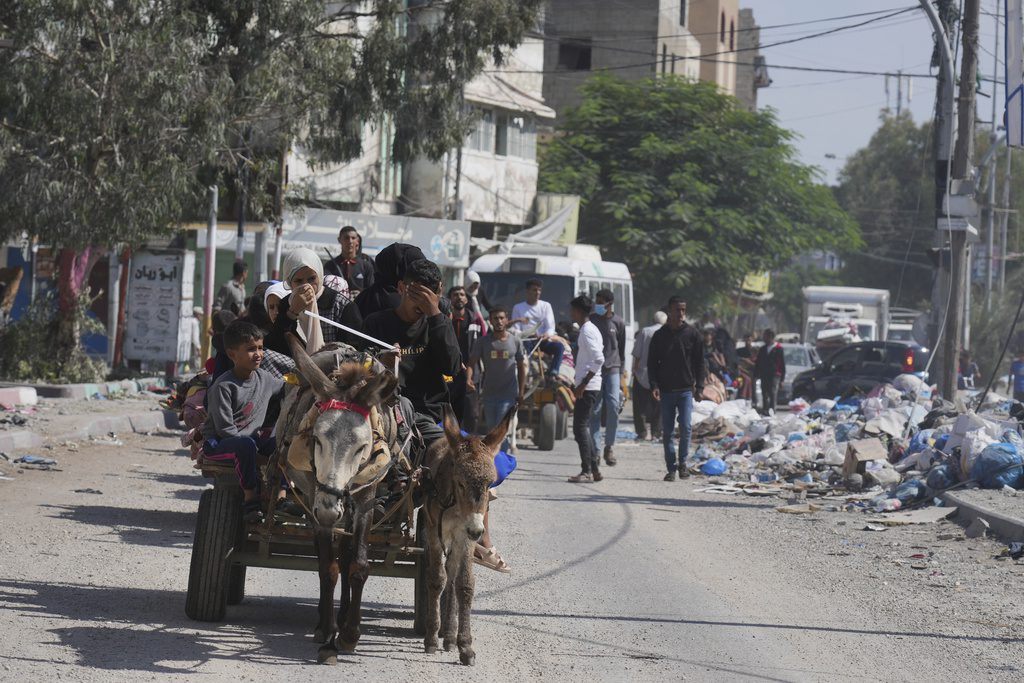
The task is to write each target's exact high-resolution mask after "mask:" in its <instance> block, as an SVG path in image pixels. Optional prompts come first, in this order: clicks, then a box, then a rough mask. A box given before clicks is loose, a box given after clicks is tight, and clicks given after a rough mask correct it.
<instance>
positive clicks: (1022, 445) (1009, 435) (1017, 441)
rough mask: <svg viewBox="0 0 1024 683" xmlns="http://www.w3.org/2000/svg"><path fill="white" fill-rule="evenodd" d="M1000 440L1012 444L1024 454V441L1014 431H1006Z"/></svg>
mask: <svg viewBox="0 0 1024 683" xmlns="http://www.w3.org/2000/svg"><path fill="white" fill-rule="evenodd" d="M999 440H1000V441H1002V442H1003V443H1012V444H1013V445H1014V446H1016V447H1017V451H1018V452H1024V439H1022V438H1021V436H1020V434H1018V433H1017V432H1016V431H1014V430H1012V429H1007V430H1005V431H1004V432H1003V435H1002V437H1000V439H999Z"/></svg>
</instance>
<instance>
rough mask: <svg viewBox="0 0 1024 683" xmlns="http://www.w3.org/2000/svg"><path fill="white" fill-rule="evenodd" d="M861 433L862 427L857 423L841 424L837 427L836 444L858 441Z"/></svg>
mask: <svg viewBox="0 0 1024 683" xmlns="http://www.w3.org/2000/svg"><path fill="white" fill-rule="evenodd" d="M859 433H860V427H859V426H858V425H857V423H855V422H840V423H839V424H837V425H836V443H843V442H844V441H850V440H852V439H856V438H857V435H858V434H859Z"/></svg>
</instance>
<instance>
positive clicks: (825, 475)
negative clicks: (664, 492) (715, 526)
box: [693, 374, 1024, 512]
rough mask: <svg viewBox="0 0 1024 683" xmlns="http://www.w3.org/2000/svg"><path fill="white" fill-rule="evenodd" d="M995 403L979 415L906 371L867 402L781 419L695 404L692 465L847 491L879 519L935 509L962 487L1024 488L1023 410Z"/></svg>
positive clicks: (809, 409)
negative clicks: (946, 493) (932, 504)
mask: <svg viewBox="0 0 1024 683" xmlns="http://www.w3.org/2000/svg"><path fill="white" fill-rule="evenodd" d="M990 398H993V399H994V400H990V401H988V402H986V404H985V405H983V406H981V407H980V408H979V409H978V411H977V412H974V411H970V410H963V409H958V408H957V407H956V406H955V405H954V404H953V403H950V402H949V401H946V400H944V399H942V398H940V397H938V396H934V395H933V391H932V388H931V387H929V386H928V385H927V384H926V383H925V382H923V381H922V380H921V379H920V378H918V377H917V376H915V375H910V374H907V375H900V376H899V377H897V378H896V379H895V380H894V381H893V382H892V383H891V384H881V385H879V386H877V387H876V388H875V389H874V390H873V391H872V392H871V393H870V394H868V395H866V396H853V397H847V398H840V399H837V400H830V399H819V400H817V401H814V402H813V403H810V404H808V403H807V402H806V401H803V400H796V401H793V402H792V403H790V408H791V412H790V413H779V414H776V415H775V416H773V417H763V416H761V415H760V414H758V413H757V411H755V410H754V409H753V408H752V407H751V406H750V403H749V402H748V401H744V400H736V401H727V402H724V403H720V404H715V403H712V402H710V401H702V402H700V403H697V404H695V405H694V417H693V444H694V447H696V450H695V451H694V453H693V458H694V460H695V461H696V464H697V465H698V466H699V467H700V469H701V471H702V472H703V473H704V474H706V475H709V476H716V477H722V478H723V479H726V480H729V481H732V482H742V483H743V484H754V485H757V484H764V485H771V484H772V483H773V482H777V483H780V484H783V483H787V484H791V485H795V486H796V487H798V488H800V489H803V490H808V491H812V490H813V491H817V492H819V493H827V492H831V491H833V490H837V489H842V490H845V491H846V492H850V493H855V494H861V495H859V497H860V498H861V499H862V500H864V501H866V503H865V507H870V508H873V509H874V510H875V511H877V512H883V511H892V510H898V509H900V508H905V507H909V506H915V507H916V506H918V505H922V504H927V503H929V502H931V501H932V500H933V499H936V497H937V496H938V495H939V494H941V493H942V492H944V491H947V490H949V489H952V488H957V487H960V486H974V485H977V486H981V487H983V488H995V489H1001V488H1012V489H1015V490H1016V489H1020V488H1024V439H1022V438H1021V429H1020V418H1021V417H1024V406H1021V404H1018V403H1014V402H1012V401H1009V400H1007V399H1003V398H1001V397H997V396H993V395H991V394H990ZM755 488H756V486H755ZM789 488H792V487H789ZM864 494H870V495H864Z"/></svg>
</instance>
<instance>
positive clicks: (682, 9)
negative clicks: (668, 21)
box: [679, 0, 686, 26]
mask: <svg viewBox="0 0 1024 683" xmlns="http://www.w3.org/2000/svg"><path fill="white" fill-rule="evenodd" d="M679 25H680V26H686V0H679Z"/></svg>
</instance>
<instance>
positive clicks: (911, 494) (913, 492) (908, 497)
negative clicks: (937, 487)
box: [892, 479, 928, 506]
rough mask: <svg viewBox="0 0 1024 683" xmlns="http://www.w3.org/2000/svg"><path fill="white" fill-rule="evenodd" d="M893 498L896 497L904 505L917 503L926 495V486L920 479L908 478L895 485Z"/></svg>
mask: <svg viewBox="0 0 1024 683" xmlns="http://www.w3.org/2000/svg"><path fill="white" fill-rule="evenodd" d="M892 497H893V498H898V499H899V501H900V502H901V503H903V505H904V506H906V505H910V504H911V503H917V502H919V501H922V500H924V499H925V498H927V497H928V488H927V486H926V484H925V483H924V482H923V481H921V480H920V479H910V480H909V481H905V482H903V483H902V484H900V485H899V486H897V487H896V490H895V491H893V492H892Z"/></svg>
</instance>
